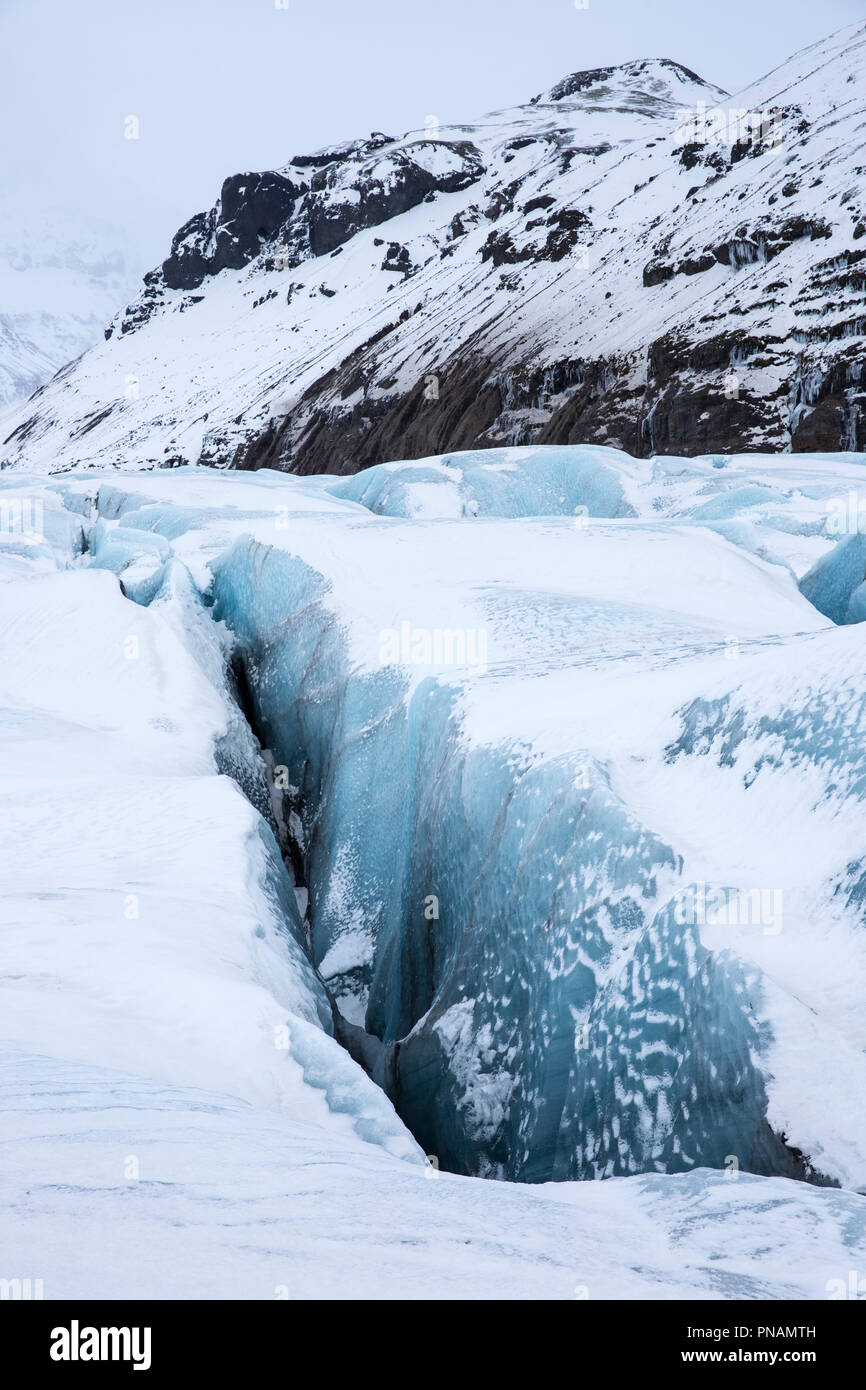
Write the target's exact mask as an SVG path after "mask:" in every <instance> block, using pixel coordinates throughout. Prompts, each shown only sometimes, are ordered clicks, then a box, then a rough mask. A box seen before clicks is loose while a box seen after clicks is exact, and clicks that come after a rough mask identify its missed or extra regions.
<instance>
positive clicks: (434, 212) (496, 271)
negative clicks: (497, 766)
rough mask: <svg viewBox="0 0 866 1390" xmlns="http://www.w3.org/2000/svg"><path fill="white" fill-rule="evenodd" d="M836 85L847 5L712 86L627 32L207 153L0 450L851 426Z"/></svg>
mask: <svg viewBox="0 0 866 1390" xmlns="http://www.w3.org/2000/svg"><path fill="white" fill-rule="evenodd" d="M864 92H866V26H864V25H862V24H861V25H859V26H853V27H851V28H849V29H847V30H844V31H842V32H841V33H840V34H837V35H835V36H834V37H832V38H831V39H828V40H826V41H825V42H824V43H823V44H818V45H816V46H815V47H814V48H812V49H810V50H808V51H807V52H806V53H804V54H801V55H798V56H796V57H794V58H792V59H791V60H790V62H789V63H787V64H785V65H784V66H783V67H782V68H780V69H779V70H778V71H777V72H775V73H772V74H770V76H769V77H767V78H765V79H763V80H762V82H761V83H760V84H758V85H757V86H756V87H754V88H752V89H749V90H748V91H746V92H742V93H740V94H738V95H737V96H735V97H730V96H728V95H727V94H726V93H724V92H721V91H720V90H719V89H718V88H715V87H712V86H710V85H709V84H707V83H705V82H702V81H701V79H700V78H698V77H696V76H695V74H694V73H693V72H691V71H690V70H689V69H687V68H683V67H681V66H679V65H678V64H676V63H674V62H671V61H670V60H668V59H661V60H644V61H640V62H634V63H626V64H623V65H622V66H620V67H617V68H601V69H594V70H592V71H591V72H585V73H574V74H572V75H571V76H569V77H567V78H565V79H564V80H563V81H562V82H560V83H558V84H557V85H556V86H555V87H554V88H552V89H551V90H550V91H549V92H547V93H543V94H541V95H540V96H537V97H535V98H533V100H532V101H530V102H529V103H527V104H526V105H525V106H520V107H515V108H514V109H512V110H510V111H505V112H500V113H496V114H494V115H493V116H490V117H488V118H486V119H485V121H484V122H483V123H479V124H476V125H468V126H458V127H452V128H444V127H443V128H440V127H439V126H438V125H437V124H436V123H435V122H432V128H430V129H428V130H425V131H424V132H415V133H411V134H410V135H408V136H407V137H406V138H405V139H403V140H393V139H392V138H391V137H390V136H388V135H384V134H382V133H381V132H374V133H373V134H372V135H370V136H369V137H368V138H366V139H361V140H355V141H350V142H346V143H344V144H341V145H336V146H331V147H329V148H327V149H324V150H319V151H316V152H314V153H312V154H307V155H298V156H296V157H295V158H294V159H293V160H292V161H291V163H290V164H288V165H287V166H286V167H285V168H284V169H281V170H277V171H273V172H265V173H260V174H242V175H235V176H233V177H232V178H230V179H227V180H226V182H225V183H224V185H223V188H222V191H221V195H220V198H219V200H218V202H217V203H216V205H215V207H214V208H212V209H211V210H210V211H209V212H206V213H200V214H198V215H197V216H196V217H194V218H192V219H191V220H190V222H188V223H187V224H186V226H185V227H183V228H181V230H180V231H179V232H178V233H177V236H176V237H175V238H174V241H173V243H172V249H171V254H170V256H169V257H168V259H167V260H166V261H165V262H164V264H163V266H162V268H161V269H160V270H155V271H152V272H151V273H150V274H149V275H148V276H146V277H145V284H144V288H143V290H142V293H141V295H140V296H139V298H138V299H137V300H136V301H135V303H134V304H132V305H130V306H128V307H127V308H126V309H125V310H124V311H123V313H121V314H120V315H118V316H117V318H116V320H115V322H114V324H113V325H112V326H111V328H110V329H109V330H108V341H107V342H106V343H105V344H104V345H103V346H102V347H100V348H98V349H96V350H94V352H93V353H89V354H86V355H85V357H84V358H83V359H82V360H81V362H79V363H78V364H76V365H75V367H74V368H72V369H71V370H70V371H69V372H67V373H64V374H63V376H62V377H59V378H58V379H57V380H56V381H55V382H54V383H52V384H51V385H50V386H49V387H48V388H46V390H45V391H43V392H42V393H41V395H40V397H39V399H38V401H36V402H33V404H32V405H30V406H28V407H27V408H26V409H24V410H23V411H22V413H21V416H20V419H17V420H13V421H12V424H11V426H10V429H9V431H8V436H7V439H6V442H5V444H4V446H3V457H5V460H6V461H7V462H9V463H17V462H21V463H23V464H31V465H32V464H36V465H38V466H50V467H61V468H65V467H71V466H75V465H81V464H88V463H91V462H92V463H95V464H102V465H104V464H106V463H108V464H111V465H117V464H122V462H123V460H124V459H125V458H126V457H128V456H134V458H135V460H136V462H137V463H138V464H139V465H140V464H141V463H147V462H150V463H151V464H153V465H155V466H168V465H170V464H173V463H176V462H178V461H181V462H184V461H185V462H190V463H195V462H197V461H201V462H203V463H208V464H212V465H214V466H218V467H236V468H238V467H240V468H258V467H262V466H265V465H266V466H268V467H273V468H281V469H287V470H290V471H297V472H303V473H308V472H318V471H330V472H339V473H343V472H351V471H354V470H357V469H359V468H364V467H366V466H368V465H369V464H372V463H375V462H377V461H380V460H381V459H383V458H394V457H398V458H408V457H422V456H425V455H429V454H434V453H439V452H444V451H448V450H454V449H460V448H470V447H485V446H491V445H500V444H526V443H533V442H537V443H581V442H586V443H601V444H611V445H614V446H616V447H619V448H623V449H626V450H628V451H629V452H630V453H633V454H636V455H641V456H646V455H649V454H652V453H654V452H666V453H679V454H684V455H693V454H699V453H712V452H725V451H731V450H734V451H743V450H774V451H775V450H789V449H790V450H794V451H800V450H839V449H856V450H860V449H866V244H864V242H863V236H864V229H866V210H864V203H863V191H862V190H863V172H864V168H866V166H864V164H863V158H864V156H863V154H862V149H861V142H862V134H861V133H858V132H861V128H862V125H863V122H864V119H866V99H864ZM431 121H432V118H431ZM858 161H859V162H858ZM215 277H219V280H220V286H219V295H218V298H217V299H216V300H215V303H216V304H217V305H218V306H219V311H218V312H219V316H217V315H215V314H214V313H213V312H212V311H211V312H204V311H203V309H202V308H200V307H199V306H200V305H202V302H203V301H209V298H210V294H211V286H213V284H214V279H215ZM177 314H183V315H184V316H185V317H184V320H183V324H182V325H180V324H178V326H177V331H175V327H174V324H175V320H174V316H175V315H177ZM181 326H182V329H183V331H182V332H180V328H181ZM130 377H131V378H133V379H134V380H135V381H136V382H139V383H140V387H141V389H140V390H139V391H138V394H137V395H135V396H134V397H133V398H130V396H129V393H128V392H126V391H125V390H124V385H123V384H124V383H125V382H126V381H127V380H128V379H129V378H130ZM111 382H115V383H116V389H115V393H114V395H111V394H110V390H111V388H110V383H111ZM106 383H109V385H108V387H107V385H106ZM0 461H2V459H0Z"/></svg>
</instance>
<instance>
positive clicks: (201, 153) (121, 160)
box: [0, 0, 866, 266]
mask: <svg viewBox="0 0 866 1390" xmlns="http://www.w3.org/2000/svg"><path fill="white" fill-rule="evenodd" d="M583 5H585V6H586V8H580V7H579V6H583ZM860 19H866V0H821V3H820V4H818V5H816V4H814V3H813V0H724V2H723V3H721V4H709V3H707V0H691V2H690V3H686V0H422V3H414V4H413V3H411V0H75V3H71V4H70V3H69V0H0V44H2V50H0V51H2V63H3V66H2V81H0V161H2V162H0V169H2V174H3V182H2V186H0V215H2V214H3V212H4V209H5V212H6V214H7V215H8V216H10V217H16V218H18V219H19V220H21V221H22V224H23V223H24V222H26V215H27V210H28V208H29V207H32V206H35V205H36V204H37V203H39V204H46V203H52V204H54V205H55V206H57V207H58V208H63V209H66V210H68V212H69V213H70V215H72V216H77V215H78V214H80V213H82V212H87V213H91V214H93V215H95V216H97V217H99V218H100V219H107V220H108V221H110V222H112V223H114V224H116V226H118V227H119V228H122V229H123V234H124V236H125V237H126V238H127V239H128V242H129V244H130V246H132V247H134V248H135V255H136V256H137V257H140V258H141V259H142V262H143V266H146V265H150V264H154V263H156V262H158V261H160V260H162V259H163V257H164V256H165V255H166V254H167V251H168V245H169V242H170V240H171V236H172V233H173V232H174V231H175V230H176V228H177V227H178V226H180V224H181V223H182V222H184V221H185V220H186V219H187V218H188V217H190V216H191V215H192V214H193V213H194V212H197V211H199V210H200V209H201V208H204V207H210V206H211V205H212V203H213V202H214V201H215V199H216V196H217V194H218V192H219V187H220V184H221V183H222V180H223V179H224V178H225V177H226V176H227V175H228V174H232V173H236V172H241V171H245V170H249V169H267V168H275V167H279V166H281V165H282V164H285V163H286V162H288V160H289V159H290V158H291V156H292V155H294V154H299V153H302V152H305V151H309V150H312V149H316V148H317V147H319V146H321V145H324V144H327V143H330V142H331V141H335V140H339V139H345V138H349V137H353V136H357V135H365V134H368V133H369V132H370V131H371V130H383V131H386V132H387V133H389V134H392V135H399V134H402V133H403V132H404V131H406V130H409V129H414V128H417V127H421V126H423V125H424V122H425V120H426V118H427V117H428V116H431V115H433V116H436V117H437V118H438V119H439V121H441V122H442V123H443V124H446V123H448V122H449V121H452V120H458V121H459V120H467V119H470V120H471V119H472V118H473V117H475V116H478V115H481V114H483V113H484V112H487V111H491V110H495V109H497V108H499V107H503V106H510V105H514V104H516V103H518V102H521V101H526V100H528V99H529V97H531V96H534V95H535V94H536V93H538V92H540V91H543V90H544V89H545V88H547V87H549V86H551V85H552V84H553V83H554V82H556V81H558V80H559V79H560V78H561V77H563V76H565V75H566V74H567V73H570V72H574V71H577V70H579V69H581V68H590V67H598V66H601V65H604V64H609V63H618V62H625V61H627V60H628V59H631V58H640V57H665V58H673V59H675V60H677V61H679V62H681V63H684V64H685V65H686V66H687V67H690V68H693V69H694V70H695V71H697V72H698V73H699V74H700V75H701V76H702V77H704V78H706V79H707V80H708V81H711V82H715V83H716V84H718V85H719V86H721V87H724V88H726V89H727V90H729V91H736V90H737V89H738V88H741V87H744V86H746V85H747V84H748V83H750V82H752V81H754V80H755V79H757V78H759V77H761V76H763V75H764V73H766V72H768V71H769V70H771V69H772V68H773V67H775V66H777V65H778V64H779V63H780V62H782V61H784V59H785V58H787V57H788V56H790V54H791V53H793V52H795V51H796V50H797V49H799V48H803V47H806V46H807V45H808V44H810V43H813V42H815V41H816V40H817V39H820V38H822V37H823V36H824V35H826V34H828V33H831V32H832V31H833V30H835V29H838V28H841V27H842V26H843V25H845V24H850V23H852V22H854V21H855V20H860ZM130 117H134V118H135V120H136V121H137V126H136V125H135V124H133V123H131V122H130V120H129V118H130ZM131 133H135V134H136V135H137V138H128V135H129V134H131Z"/></svg>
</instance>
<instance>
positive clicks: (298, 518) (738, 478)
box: [0, 447, 866, 1298]
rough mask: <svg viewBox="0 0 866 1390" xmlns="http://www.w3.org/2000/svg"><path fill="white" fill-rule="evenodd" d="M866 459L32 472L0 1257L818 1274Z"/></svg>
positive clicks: (395, 1273) (834, 1220)
mask: <svg viewBox="0 0 866 1390" xmlns="http://www.w3.org/2000/svg"><path fill="white" fill-rule="evenodd" d="M864 467H866V458H864V456H862V455H839V456H809V455H798V456H787V457H769V456H767V457H764V456H759V455H752V456H739V457H738V456H735V457H732V458H726V457H717V456H714V457H712V458H707V459H664V458H659V459H652V460H647V461H636V460H633V459H630V458H629V457H628V456H626V455H623V454H619V453H617V451H615V450H609V449H604V450H602V449H591V448H580V447H574V448H556V449H548V450H539V449H514V450H502V451H488V452H487V453H486V454H485V455H451V456H445V457H439V458H436V459H432V460H423V461H421V462H419V463H403V464H389V465H382V466H380V467H378V468H374V469H371V470H368V472H366V473H365V474H362V475H359V476H358V477H356V478H352V479H349V480H337V479H333V478H330V479H323V478H310V479H297V478H293V477H290V476H285V475H280V474H275V473H268V472H266V471H263V472H260V473H256V474H233V473H214V472H209V471H207V470H196V469H180V470H165V471H154V472H141V473H137V474H129V473H124V474H122V475H119V474H117V473H114V472H112V473H110V474H104V473H98V472H83V473H80V474H79V473H67V474H64V475H63V476H61V477H50V476H26V475H21V474H5V475H4V476H3V477H2V479H0V502H2V503H3V504H4V506H5V511H4V516H6V517H13V518H14V517H23V516H25V515H27V516H30V517H37V518H38V524H37V525H35V526H34V527H33V528H32V530H31V532H30V533H25V531H24V529H23V528H21V527H19V528H17V529H16V528H15V527H14V526H10V527H8V528H7V529H6V532H5V533H4V535H3V537H2V542H0V580H2V582H0V633H2V641H3V650H4V653H5V654H6V661H5V662H4V667H3V671H2V674H0V740H2V744H3V761H2V768H3V771H2V778H0V800H2V803H3V805H2V818H0V826H2V830H0V839H2V841H3V855H2V862H3V866H4V867H3V874H2V897H0V914H2V940H3V954H2V959H3V964H2V975H0V990H2V999H0V1046H2V1048H3V1052H4V1057H5V1061H4V1065H3V1076H4V1087H5V1099H4V1102H3V1108H4V1112H5V1115H4V1135H5V1139H6V1146H7V1147H6V1152H7V1155H8V1162H7V1164H6V1165H4V1177H3V1182H4V1184H5V1192H4V1204H3V1205H4V1209H5V1210H4V1216H3V1218H2V1221H3V1227H4V1230H3V1241H2V1244H3V1248H4V1251H6V1252H7V1253H6V1254H5V1255H4V1259H5V1262H6V1264H10V1261H11V1265H10V1267H9V1269H8V1270H7V1269H5V1268H4V1269H2V1270H0V1275H5V1276H6V1277H13V1276H16V1275H18V1276H21V1277H23V1276H25V1275H31V1276H33V1277H42V1278H44V1279H45V1282H46V1292H47V1296H49V1297H50V1296H62V1295H65V1294H70V1293H78V1294H90V1295H92V1296H99V1295H101V1294H105V1293H106V1292H108V1291H109V1290H119V1291H121V1293H122V1294H123V1296H133V1295H142V1296H148V1295H149V1296H157V1297H158V1296H169V1297H175V1296H194V1295H202V1296H213V1297H216V1296H231V1297H250V1298H257V1297H264V1298H269V1297H274V1296H282V1294H281V1293H278V1294H276V1295H275V1290H277V1289H279V1290H281V1291H286V1296H289V1297H298V1296H314V1295H320V1294H325V1295H326V1294H331V1295H334V1296H339V1297H353V1296H360V1295H361V1294H362V1293H363V1294H364V1295H365V1296H367V1295H370V1294H372V1295H373V1296H378V1297H390V1296H413V1297H416V1296H417V1297H430V1296H434V1297H448V1296H452V1297H491V1296H492V1297H532V1296H540V1297H564V1298H574V1297H576V1296H577V1297H582V1296H584V1295H583V1294H582V1293H580V1292H578V1293H576V1292H575V1290H583V1289H586V1290H588V1294H587V1295H586V1296H588V1297H590V1298H593V1297H622V1298H630V1297H660V1298H668V1297H758V1298H763V1297H804V1298H822V1297H826V1296H827V1292H826V1290H827V1285H828V1281H831V1280H833V1279H836V1278H842V1279H844V1278H845V1277H846V1276H847V1271H848V1270H849V1269H850V1268H854V1267H856V1262H857V1259H858V1258H859V1259H860V1260H861V1262H862V1258H863V1252H864V1221H866V1197H864V1196H862V1195H861V1191H862V1190H863V1189H864V1188H866V1120H864V1116H863V1112H862V1107H861V1106H860V1105H859V1103H858V1098H859V1097H860V1096H861V1095H862V1094H863V1091H864V1086H866V1033H864V1023H863V1018H864V1010H863V1003H864V998H866V948H864V945H863V941H864V936H863V919H862V911H863V901H864V898H866V889H864V887H863V884H864V882H866V832H864V830H863V828H862V815H861V807H862V798H863V787H864V785H866V783H864V771H866V769H864V753H863V747H864V741H863V732H864V729H863V724H864V701H863V695H862V693H861V692H862V669H863V659H864V652H863V644H864V641H866V638H864V637H863V636H862V635H861V634H860V631H859V625H858V624H857V623H856V622H851V621H850V620H849V621H848V622H847V623H846V624H845V625H843V626H836V625H835V624H834V623H833V622H832V621H831V620H830V618H829V617H828V616H827V615H826V613H825V611H819V609H820V608H821V605H820V604H819V605H818V606H817V607H816V606H814V605H813V603H811V602H810V601H809V599H808V597H807V596H806V595H807V593H808V583H807V582H806V581H807V578H808V575H809V573H811V572H813V570H814V567H815V566H816V565H817V564H819V562H822V561H823V562H824V564H825V566H826V565H828V564H830V563H831V561H832V557H833V555H834V554H835V553H836V548H837V547H839V546H840V545H843V546H844V545H846V544H848V538H847V537H844V536H842V537H840V536H839V535H838V534H837V532H836V531H834V529H833V526H832V525H830V524H829V519H830V518H831V517H832V516H834V515H835V514H836V511H835V502H836V500H837V499H838V498H840V497H844V498H847V497H848V496H849V495H850V494H851V493H852V492H854V493H856V490H857V488H858V487H859V486H860V479H861V478H862V477H863V476H864V472H863V470H864ZM16 508H17V510H16ZM848 568H849V569H850V568H851V567H850V565H849V567H848ZM861 568H862V566H861ZM855 569H856V566H855ZM846 573H847V570H846ZM855 577H856V575H855ZM862 578H863V575H862V574H861V575H860V579H861V580H862ZM118 581H120V582H118ZM801 581H802V590H801ZM855 587H856V585H854V586H852V589H851V592H853V590H854V588H855ZM849 617H850V615H849ZM437 634H438V639H437ZM392 639H393V640H392ZM395 642H396V645H395ZM242 709H243V712H242ZM244 714H249V715H251V716H252V718H253V719H254V723H255V730H256V734H257V736H258V737H259V738H260V739H261V740H262V742H263V744H264V745H265V748H266V755H265V756H262V755H261V753H260V750H259V746H258V744H257V742H256V738H255V737H254V736H253V733H252V732H251V730H250V727H249V726H248V724H247V722H246V719H245V718H244ZM278 837H279V838H280V839H281V840H282V848H283V850H284V851H285V852H286V854H287V860H288V862H289V863H290V864H292V865H293V866H294V869H295V871H296V877H297V880H298V881H297V882H296V883H295V884H293V882H292V869H288V868H287V867H286V864H285V863H284V862H283V858H282V857H281V854H280V848H279V846H278ZM299 874H302V875H303V879H304V881H301V878H300V877H298V875H299ZM293 889H294V890H296V891H293ZM299 904H300V906H299ZM347 1049H348V1050H347ZM350 1054H351V1055H350ZM359 1060H363V1061H364V1063H365V1065H366V1066H367V1068H368V1069H369V1071H370V1072H371V1074H372V1077H373V1078H375V1081H374V1080H373V1079H371V1077H370V1076H368V1075H367V1074H366V1073H365V1071H364V1070H363V1069H362V1066H361V1065H360V1064H359ZM375 1082H379V1083H381V1086H380V1085H377V1084H375ZM386 1093H387V1094H386ZM388 1096H392V1097H394V1098H395V1100H396V1103H397V1106H398V1109H399V1112H400V1114H399V1116H398V1114H397V1113H396V1111H395V1109H394V1107H393V1105H392V1104H391V1101H390V1100H389V1099H388ZM401 1117H402V1118H401ZM407 1125H408V1128H407ZM410 1129H411V1131H412V1133H414V1135H415V1136H416V1139H417V1140H418V1141H420V1143H419V1142H416V1139H413V1138H412V1135H411V1134H410V1132H409V1131H410ZM425 1152H426V1153H432V1154H436V1155H437V1157H438V1159H439V1161H440V1162H441V1164H442V1165H443V1168H449V1169H452V1170H456V1172H461V1173H464V1174H467V1175H475V1176H463V1177H460V1176H457V1175H456V1173H455V1172H440V1173H439V1174H438V1175H437V1176H435V1177H434V1176H433V1170H432V1169H431V1168H430V1166H429V1165H428V1164H425V1161H424V1153H425ZM133 1159H134V1160H135V1162H134V1163H132V1164H131V1166H130V1163H129V1160H133ZM124 1165H127V1166H126V1167H125V1166H124ZM127 1169H129V1171H127ZM713 1169H715V1170H717V1171H711V1170H713ZM746 1170H751V1171H746ZM130 1173H132V1174H133V1175H132V1176H130ZM761 1175H764V1176H761ZM793 1176H809V1177H812V1178H813V1179H818V1180H819V1181H822V1182H828V1181H829V1182H831V1183H833V1184H836V1185H837V1187H835V1188H827V1187H820V1186H815V1185H813V1184H812V1183H806V1182H794V1181H792V1180H791V1178H792V1177H793ZM602 1177H603V1178H605V1179H606V1181H604V1182H586V1181H582V1182H576V1181H573V1179H577V1178H602ZM491 1178H492V1179H500V1181H489V1180H488V1179H491ZM502 1179H510V1180H512V1181H502ZM514 1179H525V1180H528V1181H527V1182H524V1183H522V1184H520V1185H518V1184H516V1183H515V1182H514V1181H513V1180H514ZM551 1179H557V1181H555V1182H551V1181H550V1180H551ZM838 1188H842V1189H847V1190H842V1191H840V1190H838ZM121 1218H122V1220H121ZM145 1242H146V1243H147V1251H148V1253H147V1256H146V1257H145V1258H142V1257H141V1254H140V1251H141V1247H142V1245H143V1243H145ZM625 1251H628V1255H626V1254H625V1253H624V1252H625ZM12 1266H14V1267H12ZM160 1281H162V1282H160Z"/></svg>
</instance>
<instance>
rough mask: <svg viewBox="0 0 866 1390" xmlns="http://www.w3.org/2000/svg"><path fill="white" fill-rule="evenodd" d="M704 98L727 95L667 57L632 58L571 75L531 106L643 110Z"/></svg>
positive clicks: (719, 88)
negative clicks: (560, 104) (565, 104)
mask: <svg viewBox="0 0 866 1390" xmlns="http://www.w3.org/2000/svg"><path fill="white" fill-rule="evenodd" d="M708 95H709V96H710V97H711V98H712V99H713V100H716V99H718V98H719V97H727V95H728V93H727V92H725V91H724V90H723V89H722V88H721V87H716V86H714V85H713V84H712V83H711V82H705V81H704V80H703V78H702V77H699V76H698V74H697V73H696V72H692V70H691V68H687V67H684V66H683V64H682V63H675V62H674V61H673V59H671V58H635V59H632V60H631V61H630V62H627V63H616V64H613V65H611V66H610V67H603V68H588V69H586V70H585V71H582V72H572V73H570V74H569V75H568V76H567V77H563V78H562V80H561V81H560V82H557V83H556V84H555V86H553V87H551V88H550V89H549V91H547V92H542V93H541V94H540V95H539V96H537V97H533V99H532V103H531V104H532V105H533V106H536V105H539V104H543V105H548V104H550V103H552V102H566V101H569V99H570V98H573V99H576V101H577V102H579V103H580V104H581V105H584V106H589V107H613V108H616V109H620V110H622V109H628V110H635V109H641V110H643V109H647V108H655V109H658V108H660V107H665V106H670V105H673V106H682V105H686V104H692V103H694V102H695V101H696V100H699V99H702V98H703V99H706V97H707V96H708ZM569 104H572V102H569Z"/></svg>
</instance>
